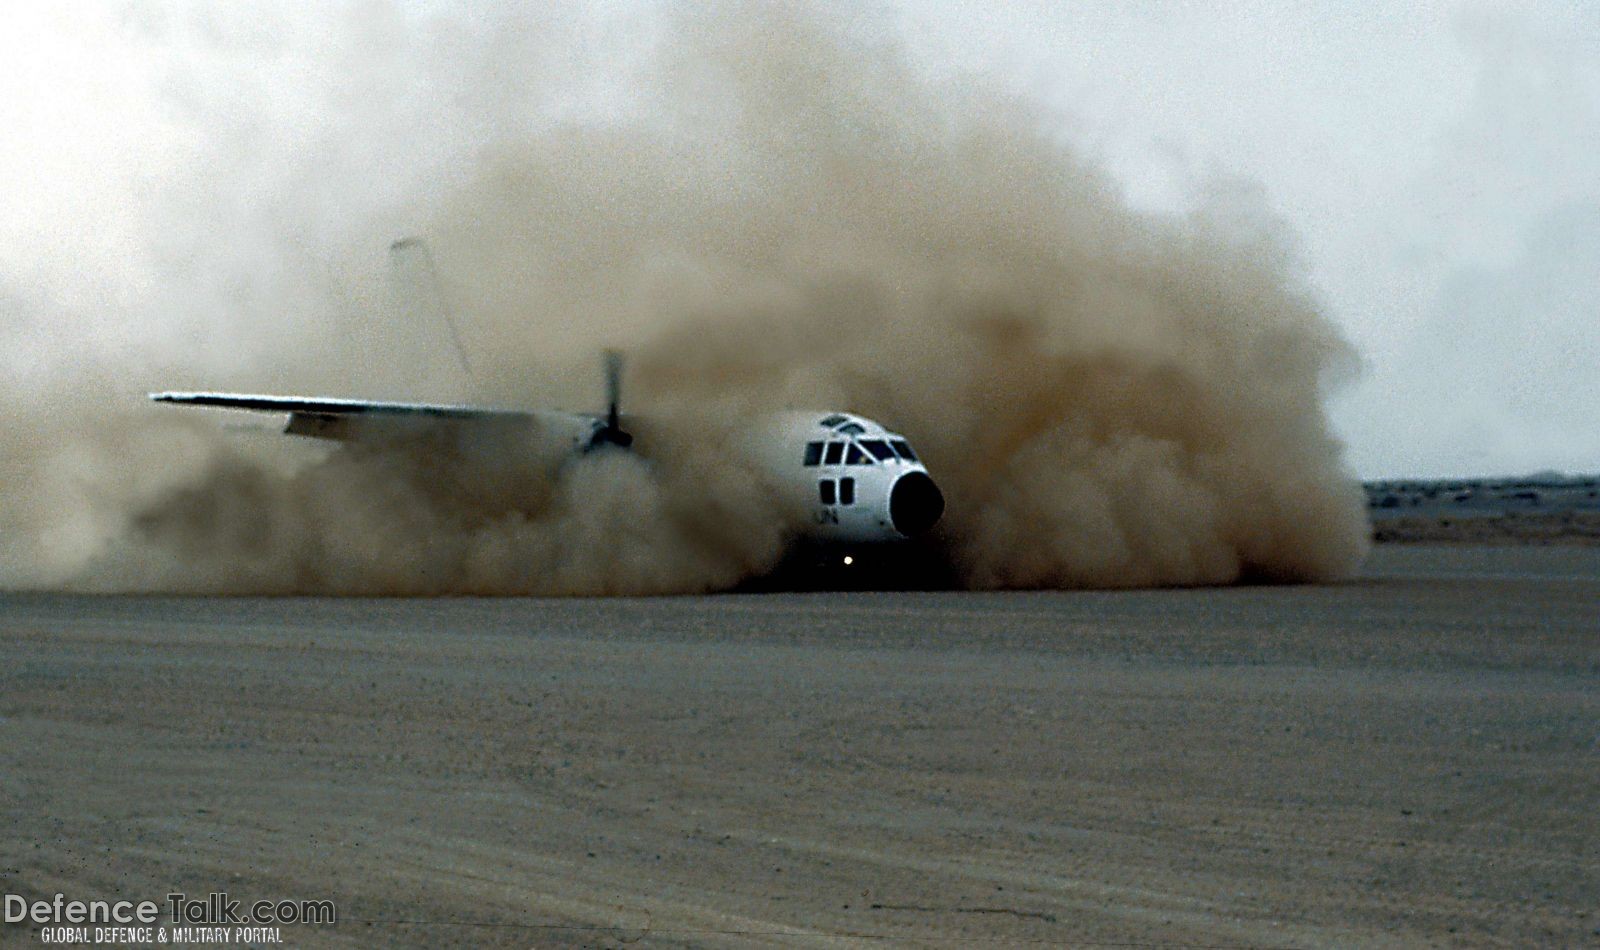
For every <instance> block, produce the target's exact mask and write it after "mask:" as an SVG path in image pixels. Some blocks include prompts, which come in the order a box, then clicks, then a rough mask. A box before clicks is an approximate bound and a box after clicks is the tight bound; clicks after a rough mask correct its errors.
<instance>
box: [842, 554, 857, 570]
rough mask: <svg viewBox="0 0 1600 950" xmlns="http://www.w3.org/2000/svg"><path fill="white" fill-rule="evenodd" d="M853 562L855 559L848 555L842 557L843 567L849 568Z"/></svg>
mask: <svg viewBox="0 0 1600 950" xmlns="http://www.w3.org/2000/svg"><path fill="white" fill-rule="evenodd" d="M855 562H856V559H855V558H853V557H851V556H850V555H848V554H846V555H845V556H844V566H845V567H849V566H850V565H852V564H854V563H855Z"/></svg>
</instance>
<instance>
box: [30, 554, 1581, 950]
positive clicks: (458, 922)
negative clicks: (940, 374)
mask: <svg viewBox="0 0 1600 950" xmlns="http://www.w3.org/2000/svg"><path fill="white" fill-rule="evenodd" d="M0 658H3V659H0V889H3V890H4V891H5V892H6V893H9V894H19V895H23V896H25V897H27V898H29V899H30V900H32V899H37V898H39V897H45V898H48V897H50V896H51V895H53V894H55V893H56V892H58V891H59V892H63V893H64V894H65V895H66V897H67V899H69V900H70V899H81V900H91V899H98V900H119V899H127V900H145V899H148V900H154V901H158V902H159V901H162V900H163V899H164V896H165V895H166V894H168V893H170V892H173V891H182V892H184V893H186V894H189V895H204V894H207V893H210V892H212V891H223V890H225V891H227V892H228V893H229V894H230V896H232V897H235V898H240V899H243V900H244V901H245V902H246V903H247V904H248V903H249V902H251V901H254V900H256V899H260V898H270V899H278V898H285V897H287V898H327V899H331V900H332V901H334V902H335V904H336V905H337V909H338V915H339V920H338V923H337V924H335V925H331V926H329V925H320V926H318V925H298V926H289V927H285V928H283V930H282V936H283V938H284V940H285V942H286V943H288V944H289V945H295V946H300V945H307V946H321V945H361V946H366V945H373V946H379V945H390V946H393V945H410V946H441V945H474V946H477V945H508V946H510V945H515V946H530V945H531V946H548V945H591V946H596V945H597V946H615V945H623V944H635V943H639V944H643V945H647V946H657V945H749V944H760V943H777V944H782V945H803V946H809V945H831V944H852V943H858V942H867V941H871V942H873V943H875V944H878V945H882V944H883V943H884V942H885V941H889V942H894V943H901V942H903V943H910V944H915V945H964V944H968V943H972V942H981V941H988V942H991V943H993V944H995V945H1011V944H1016V943H1023V942H1037V943H1042V944H1049V945H1079V946H1096V945H1116V946H1123V945H1128V944H1130V943H1132V944H1138V945H1147V944H1158V945H1168V944H1181V945H1191V944H1204V945H1210V946H1215V945H1247V946H1350V945H1356V944H1360V945H1380V946H1381V945H1395V946H1402V945H1403V946H1415V945H1419V944H1420V945H1428V944H1435V945H1479V944H1506V945H1528V944H1555V945H1591V944H1593V943H1595V942H1596V941H1597V940H1600V689H1597V685H1596V684H1597V682H1600V680H1597V675H1600V549H1594V548H1466V547H1461V548H1430V547H1411V546H1388V547H1380V548H1379V549H1378V550H1377V551H1376V552H1375V553H1374V555H1373V558H1372V560H1371V561H1370V562H1369V564H1368V567H1367V570H1366V572H1365V574H1364V576H1363V577H1362V578H1361V579H1359V580H1357V581H1353V582H1349V583H1345V584H1339V585H1332V586H1299V587H1241V588H1225V589H1206V590H1162V591H1136V592H1115V593H1082V592H1070V593H1039V594H968V593H918V594H885V593H852V594H773V595H739V596H720V597H703V598H702V597H684V598H671V599H644V600H604V601H599V600H526V599H504V600H475V599H449V600H356V599H242V598H235V599H201V598H189V599H184V598H172V599H167V598H150V597H129V598H121V597H79V596H65V595H45V594H6V595H0ZM0 942H4V943H6V944H8V945H10V944H17V945H34V946H38V945H40V943H39V934H38V928H37V927H31V928H30V927H29V926H27V925H23V924H5V925H0Z"/></svg>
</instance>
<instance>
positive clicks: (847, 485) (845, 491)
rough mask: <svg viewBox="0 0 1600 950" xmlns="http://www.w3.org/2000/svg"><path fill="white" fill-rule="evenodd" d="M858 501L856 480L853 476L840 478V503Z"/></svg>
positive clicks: (848, 503)
mask: <svg viewBox="0 0 1600 950" xmlns="http://www.w3.org/2000/svg"><path fill="white" fill-rule="evenodd" d="M855 503H856V480H855V479H853V478H841V479H839V504H841V505H853V504H855Z"/></svg>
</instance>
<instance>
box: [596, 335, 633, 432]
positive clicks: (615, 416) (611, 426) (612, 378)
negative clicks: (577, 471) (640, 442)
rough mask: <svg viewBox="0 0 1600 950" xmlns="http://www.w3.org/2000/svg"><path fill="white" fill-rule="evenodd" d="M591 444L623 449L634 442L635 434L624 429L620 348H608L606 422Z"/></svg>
mask: <svg viewBox="0 0 1600 950" xmlns="http://www.w3.org/2000/svg"><path fill="white" fill-rule="evenodd" d="M590 444H591V446H593V447H599V446H602V445H615V446H617V447H618V448H622V449H625V448H627V447H628V446H630V445H632V444H633V436H631V435H629V434H628V433H626V432H623V431H622V353H621V352H620V351H618V350H606V424H605V426H604V427H603V428H601V429H600V431H598V432H596V433H595V434H594V440H593V442H591V443H590Z"/></svg>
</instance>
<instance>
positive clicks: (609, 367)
mask: <svg viewBox="0 0 1600 950" xmlns="http://www.w3.org/2000/svg"><path fill="white" fill-rule="evenodd" d="M621 403H622V351H620V350H606V406H607V409H606V426H607V427H609V428H611V429H619V428H620V425H619V424H618V423H619V420H620V416H621V408H620V407H621Z"/></svg>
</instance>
